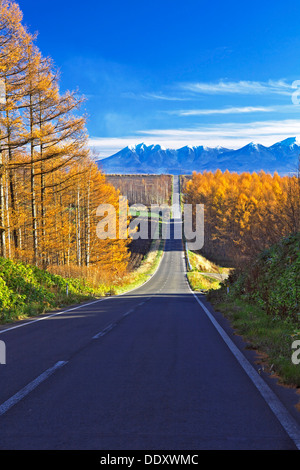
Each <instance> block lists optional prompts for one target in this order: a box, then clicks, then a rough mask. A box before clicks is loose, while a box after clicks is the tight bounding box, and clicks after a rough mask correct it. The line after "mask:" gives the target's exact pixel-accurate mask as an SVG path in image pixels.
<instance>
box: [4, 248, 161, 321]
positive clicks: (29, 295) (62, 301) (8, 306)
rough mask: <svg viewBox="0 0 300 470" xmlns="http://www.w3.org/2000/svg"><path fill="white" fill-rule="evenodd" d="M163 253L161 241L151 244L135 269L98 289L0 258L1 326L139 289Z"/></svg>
mask: <svg viewBox="0 0 300 470" xmlns="http://www.w3.org/2000/svg"><path fill="white" fill-rule="evenodd" d="M163 250H164V241H163V240H159V239H158V240H153V242H152V245H151V248H150V251H149V252H148V253H147V255H146V256H145V259H144V260H143V262H142V264H141V266H140V267H139V268H138V269H136V270H135V271H133V272H130V273H128V274H127V275H124V276H123V277H122V279H121V280H118V281H116V282H114V283H112V284H109V285H108V284H99V285H98V286H95V285H92V284H91V283H90V282H88V281H87V280H85V279H83V278H82V277H81V278H74V277H68V278H64V277H62V276H59V275H57V274H53V273H50V272H48V271H44V270H42V269H39V268H37V267H36V266H32V265H25V264H23V263H21V262H17V261H13V260H9V259H5V258H0V324H5V323H11V322H15V321H18V320H22V319H25V318H29V317H34V316H37V315H40V314H43V313H45V312H47V311H51V310H54V309H57V308H61V307H65V306H67V305H72V304H77V303H81V302H86V301H89V300H92V299H96V298H99V297H102V296H105V295H116V294H120V293H125V292H127V291H130V290H131V289H134V288H136V287H139V286H141V285H142V284H144V283H145V282H146V281H147V280H148V279H149V278H150V277H151V276H152V275H153V274H154V273H155V271H156V269H157V268H158V266H159V263H160V261H161V258H162V255H163Z"/></svg>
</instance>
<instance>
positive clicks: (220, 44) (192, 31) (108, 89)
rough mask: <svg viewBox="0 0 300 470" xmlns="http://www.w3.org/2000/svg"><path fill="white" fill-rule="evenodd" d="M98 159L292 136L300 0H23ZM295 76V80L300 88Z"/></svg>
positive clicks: (299, 121) (298, 129)
mask: <svg viewBox="0 0 300 470" xmlns="http://www.w3.org/2000/svg"><path fill="white" fill-rule="evenodd" d="M18 3H19V5H20V8H21V10H22V11H23V14H24V23H25V24H27V26H28V28H29V30H30V31H31V32H38V33H39V34H38V39H37V45H38V46H39V48H40V50H41V51H42V53H43V54H44V55H45V56H51V57H52V59H53V61H54V63H55V65H56V66H57V67H58V68H59V69H60V71H61V82H60V86H61V89H62V90H67V89H72V90H73V89H76V88H78V89H79V91H80V92H81V93H82V94H83V95H85V96H86V98H87V102H86V103H85V105H84V108H83V110H82V111H83V112H85V111H86V112H87V114H88V122H87V128H88V132H89V135H90V144H91V146H92V147H93V148H95V149H96V150H97V151H98V152H99V155H100V158H101V157H105V156H108V155H112V154H113V153H115V152H116V151H118V150H120V149H121V148H123V147H125V146H126V145H128V144H130V145H134V144H138V143H140V142H145V143H146V144H161V145H162V146H165V147H171V148H179V147H181V146H184V145H187V144H189V145H207V146H217V145H222V146H225V147H228V148H238V147H241V146H242V145H244V144H247V143H248V142H251V141H254V142H257V143H261V144H264V145H272V144H273V143H275V142H277V141H279V140H283V139H284V138H286V137H291V136H299V135H300V104H298V102H299V101H300V99H299V98H300V92H299V96H298V90H300V28H299V1H291V0H286V1H284V2H282V1H281V2H273V1H264V2H262V1H261V0H260V1H257V0H252V1H251V2H247V4H246V3H245V2H240V1H232V0H227V1H226V2H225V1H216V0H215V1H202V0H198V1H196V0H184V1H182V0H160V1H157V0H151V1H145V0H139V1H136V0H126V1H124V0H123V1H121V0H109V1H105V2H104V1H102V0H87V1H86V2H82V1H81V2H79V1H77V0H72V1H71V0H63V1H62V0H60V1H58V0H52V1H51V2H50V3H49V2H40V1H37V0H19V2H18ZM297 80H299V83H297Z"/></svg>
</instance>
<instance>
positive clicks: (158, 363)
mask: <svg viewBox="0 0 300 470" xmlns="http://www.w3.org/2000/svg"><path fill="white" fill-rule="evenodd" d="M185 270H186V268H185V260H184V253H183V250H182V242H181V240H172V239H171V240H167V242H166V247H165V252H164V256H163V259H162V262H161V264H160V267H159V269H158V271H157V272H156V274H155V275H154V276H153V277H152V278H151V279H150V280H149V281H148V282H147V283H146V284H145V285H144V286H142V287H140V288H139V289H136V290H134V291H132V292H131V293H128V294H126V295H122V296H119V297H112V298H109V299H105V300H101V301H96V302H92V303H89V304H87V305H84V306H80V307H79V308H74V309H72V310H70V309H68V311H66V312H61V313H59V314H57V315H51V316H48V317H47V316H44V317H43V319H42V320H39V321H34V322H25V323H24V322H22V323H21V324H20V325H18V327H17V328H13V329H12V327H9V328H8V329H6V330H3V329H2V330H1V331H0V340H2V341H5V343H6V348H7V364H6V365H0V383H1V387H0V435H1V439H0V449H12V450H15V449H34V450H37V449H43V450H46V449H51V450H55V449H64V450H67V449H76V450H80V449H86V450H99V451H100V450H106V451H107V450H166V449H168V450H193V449H195V450H196V449H197V450H201V449H205V450H209V449H213V450H218V449H220V450H226V449H233V450H234V449H284V450H289V449H291V450H293V449H297V444H298V445H299V442H300V441H298V443H297V438H298V437H299V438H300V434H299V428H297V424H296V423H295V422H294V421H293V419H294V418H292V417H291V415H290V414H288V412H287V415H286V416H287V418H286V416H285V408H284V409H282V408H280V403H279V404H278V403H277V402H276V400H275V405H274V400H273V402H272V403H271V405H272V406H273V411H272V409H271V408H272V406H271V407H270V403H267V401H266V398H264V397H263V396H262V393H261V391H260V390H259V387H257V384H256V383H255V378H254V379H253V378H252V379H251V378H250V377H249V373H248V372H247V370H246V369H245V368H244V367H243V366H242V365H241V360H240V359H239V358H238V357H237V356H236V353H235V352H234V350H232V348H230V345H228V344H227V343H226V341H225V340H224V338H223V337H222V334H221V333H220V331H218V330H217V328H216V325H215V324H214V323H213V321H212V320H211V318H210V317H209V315H208V313H209V312H211V314H212V315H214V312H213V311H212V310H211V308H210V307H209V306H208V305H207V304H206V302H205V299H204V298H203V296H200V297H199V300H200V303H201V304H200V303H199V302H198V301H197V298H196V297H195V296H194V295H193V293H191V291H190V289H189V286H188V283H187V280H186V275H185ZM205 305H206V307H205ZM203 306H204V308H203ZM205 309H206V310H205ZM208 310H209V312H208ZM255 374H256V375H257V377H258V379H259V380H262V379H261V377H260V376H259V374H258V373H257V372H255ZM253 380H254V381H253ZM267 396H268V394H267ZM270 397H271V398H270ZM273 398H274V397H273V396H272V395H271V396H269V399H270V400H271V401H272V399H273ZM274 409H275V411H276V410H277V412H278V413H277V416H276V412H275V413H274ZM278 410H279V411H278ZM278 416H279V418H280V419H279V418H278ZM290 418H291V419H292V421H291V420H290ZM289 431H291V432H289Z"/></svg>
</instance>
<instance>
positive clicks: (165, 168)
mask: <svg viewBox="0 0 300 470" xmlns="http://www.w3.org/2000/svg"><path fill="white" fill-rule="evenodd" d="M299 153H300V141H299V139H298V138H297V137H289V138H287V139H285V140H283V141H281V142H277V143H276V144H274V145H272V146H271V147H265V146H264V145H261V144H258V143H255V142H250V143H249V144H247V145H245V146H244V147H242V148H240V149H235V150H233V149H226V148H224V147H222V146H217V147H214V148H210V147H204V146H202V145H199V146H191V145H185V146H184V147H181V148H179V149H177V150H175V149H171V148H165V147H162V146H161V145H158V144H157V145H155V144H151V145H146V144H145V143H144V142H142V143H140V144H138V145H129V146H128V147H126V148H124V149H122V150H120V151H119V152H117V153H116V154H115V155H112V156H111V157H108V158H107V159H102V160H99V161H98V165H99V167H100V168H102V169H103V171H104V172H106V173H109V174H112V173H119V174H142V173H146V174H147V173H148V174H176V175H178V174H191V173H192V172H193V171H198V172H202V171H205V170H207V171H215V170H217V169H220V170H222V171H225V170H229V171H235V172H242V171H248V172H254V171H256V172H259V171H260V170H264V171H266V172H269V173H274V172H275V171H277V172H278V173H279V174H288V173H294V172H295V171H296V167H297V161H298V156H299Z"/></svg>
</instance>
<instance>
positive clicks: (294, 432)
mask: <svg viewBox="0 0 300 470" xmlns="http://www.w3.org/2000/svg"><path fill="white" fill-rule="evenodd" d="M188 285H189V288H190V290H191V292H192V294H193V296H194V297H195V299H196V300H197V302H198V304H199V305H200V307H201V308H202V309H203V311H204V312H205V313H206V315H207V316H208V318H209V320H210V321H211V322H212V324H213V325H214V327H215V328H216V330H217V331H218V333H219V334H220V335H221V337H222V339H223V340H224V341H225V343H226V344H227V346H228V348H229V349H230V351H231V352H232V354H233V355H234V356H235V358H236V359H237V360H238V362H239V364H240V365H241V366H242V368H243V369H244V371H245V372H246V374H247V375H248V377H249V378H250V379H251V381H252V382H253V384H254V385H255V387H256V388H257V390H258V391H259V392H260V394H261V395H262V397H263V398H264V399H265V401H266V403H267V404H268V405H269V407H270V408H271V410H272V411H273V413H274V415H275V416H276V418H277V419H278V421H279V422H280V424H281V426H282V427H283V428H284V429H285V431H286V432H287V434H288V435H289V436H290V438H291V439H292V441H293V442H294V444H295V445H296V447H297V449H298V450H300V427H299V425H298V423H297V422H296V420H295V419H294V418H293V417H292V416H291V415H290V413H289V412H288V410H287V409H286V408H285V406H284V405H283V404H282V403H281V401H280V400H279V398H278V397H277V396H276V395H275V393H274V392H273V391H272V390H271V388H270V387H269V386H268V385H267V384H266V382H265V381H264V380H263V379H262V377H260V375H259V374H258V373H257V371H256V370H255V369H254V367H252V365H251V364H250V362H249V361H248V360H247V359H246V357H245V356H244V355H243V354H242V352H241V351H240V350H239V349H238V347H237V346H236V345H235V344H234V343H233V341H232V340H231V339H230V338H229V336H228V335H227V333H226V332H225V331H224V330H223V328H222V327H221V326H220V325H219V323H218V322H217V321H216V319H215V318H214V316H213V315H212V314H211V313H210V311H209V310H208V308H206V306H205V305H204V304H203V303H202V302H201V300H200V299H199V298H198V296H197V295H196V294H195V292H193V291H192V289H191V287H190V284H189V282H188Z"/></svg>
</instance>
